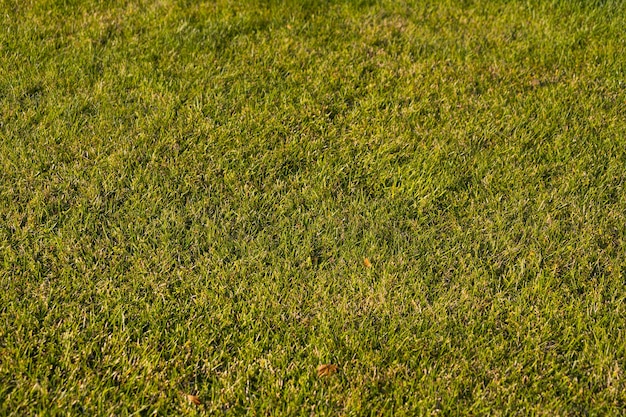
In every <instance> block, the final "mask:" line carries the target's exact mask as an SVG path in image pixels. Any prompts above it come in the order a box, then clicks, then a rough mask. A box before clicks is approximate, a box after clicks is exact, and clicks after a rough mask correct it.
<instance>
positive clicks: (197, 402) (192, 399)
mask: <svg viewBox="0 0 626 417" xmlns="http://www.w3.org/2000/svg"><path fill="white" fill-rule="evenodd" d="M187 399H188V400H189V401H190V402H192V403H194V404H195V405H200V404H202V401H200V398H198V396H197V395H191V394H187Z"/></svg>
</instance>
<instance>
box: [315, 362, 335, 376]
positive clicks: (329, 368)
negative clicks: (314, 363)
mask: <svg viewBox="0 0 626 417" xmlns="http://www.w3.org/2000/svg"><path fill="white" fill-rule="evenodd" d="M337 370H339V367H338V366H337V365H332V364H324V365H320V366H318V367H317V376H330V375H332V374H334V373H335V372H337Z"/></svg>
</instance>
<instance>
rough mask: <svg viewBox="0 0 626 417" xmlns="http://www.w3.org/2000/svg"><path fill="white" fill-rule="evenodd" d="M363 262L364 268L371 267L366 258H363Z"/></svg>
mask: <svg viewBox="0 0 626 417" xmlns="http://www.w3.org/2000/svg"><path fill="white" fill-rule="evenodd" d="M363 264H364V265H365V267H366V268H371V267H372V263H371V262H370V260H369V259H367V258H364V259H363Z"/></svg>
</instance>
